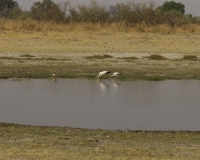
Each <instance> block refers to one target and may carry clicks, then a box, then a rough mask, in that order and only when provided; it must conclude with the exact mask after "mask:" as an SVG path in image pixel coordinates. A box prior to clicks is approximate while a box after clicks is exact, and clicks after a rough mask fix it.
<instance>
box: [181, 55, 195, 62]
mask: <svg viewBox="0 0 200 160" xmlns="http://www.w3.org/2000/svg"><path fill="white" fill-rule="evenodd" d="M183 60H189V61H197V60H198V58H197V56H193V55H184V57H183Z"/></svg>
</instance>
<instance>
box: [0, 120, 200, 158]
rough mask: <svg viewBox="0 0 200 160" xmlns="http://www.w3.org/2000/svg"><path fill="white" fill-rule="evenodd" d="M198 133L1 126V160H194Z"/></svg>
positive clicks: (198, 139)
mask: <svg viewBox="0 0 200 160" xmlns="http://www.w3.org/2000/svg"><path fill="white" fill-rule="evenodd" d="M199 144H200V134H199V132H170V131H169V132H149V131H129V130H128V131H105V130H88V129H72V128H60V127H34V126H20V125H11V124H3V123H0V150H1V152H0V159H2V160H4V159H21V160H23V159H44V160H45V159H48V160H49V159H135V160H137V159H138V160H141V159H159V160H160V159H174V160H178V159H193V160H197V159H199V158H200V152H199V151H200V146H199Z"/></svg>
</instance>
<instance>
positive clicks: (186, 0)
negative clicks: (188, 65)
mask: <svg viewBox="0 0 200 160" xmlns="http://www.w3.org/2000/svg"><path fill="white" fill-rule="evenodd" d="M15 1H17V2H18V3H19V5H20V6H21V7H22V9H23V10H30V8H31V6H32V5H33V3H34V2H37V1H42V0H15ZM53 1H54V2H56V3H57V2H64V1H66V0H53ZM148 1H150V0H134V2H148ZM165 1H171V0H154V2H156V4H157V5H162V4H163V3H164V2H165ZM174 1H175V2H181V3H183V4H185V11H186V13H191V14H192V15H194V16H200V9H199V7H200V0H174ZM97 2H98V3H99V4H102V3H103V4H105V5H111V4H113V5H114V4H116V3H121V2H127V1H126V0H97ZM71 3H72V4H77V3H81V4H89V3H90V0H71Z"/></svg>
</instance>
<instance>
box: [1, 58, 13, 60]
mask: <svg viewBox="0 0 200 160" xmlns="http://www.w3.org/2000/svg"><path fill="white" fill-rule="evenodd" d="M0 59H8V60H11V59H14V58H13V57H0Z"/></svg>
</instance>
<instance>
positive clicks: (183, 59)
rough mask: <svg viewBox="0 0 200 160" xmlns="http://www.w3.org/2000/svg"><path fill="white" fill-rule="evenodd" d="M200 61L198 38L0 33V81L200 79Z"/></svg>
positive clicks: (102, 32) (182, 35)
mask: <svg viewBox="0 0 200 160" xmlns="http://www.w3.org/2000/svg"><path fill="white" fill-rule="evenodd" d="M199 59H200V35H199V34H197V33H195V34H191V33H190V34H189V33H174V34H167V33H151V32H145V33H138V32H136V31H129V32H119V31H118V32H115V31H110V30H109V29H107V30H106V29H105V30H100V31H81V30H77V31H76V30H72V31H65V32H58V31H48V32H44V31H39V32H36V31H18V32H17V31H4V30H3V31H0V66H1V67H0V78H9V77H18V78H22V77H23V78H27V77H30V78H48V77H50V76H51V73H52V72H57V74H58V77H67V78H70V77H72V78H73V77H74V78H80V77H82V78H93V77H94V76H96V74H97V73H98V72H99V71H101V70H109V71H111V72H112V71H120V72H122V73H123V74H122V76H121V79H132V80H134V79H152V80H159V79H200V72H199V70H200V65H199V64H200V63H199Z"/></svg>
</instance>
